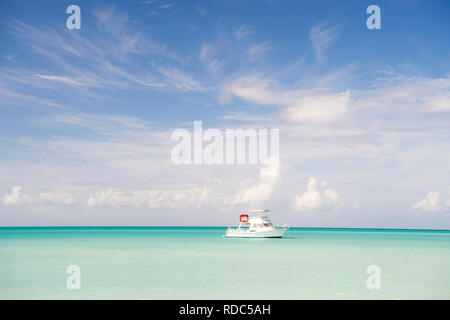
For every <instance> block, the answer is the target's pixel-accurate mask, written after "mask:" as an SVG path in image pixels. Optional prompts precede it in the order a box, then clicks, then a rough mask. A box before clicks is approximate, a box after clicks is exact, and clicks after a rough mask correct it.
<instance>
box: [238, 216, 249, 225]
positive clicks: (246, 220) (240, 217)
mask: <svg viewBox="0 0 450 320" xmlns="http://www.w3.org/2000/svg"><path fill="white" fill-rule="evenodd" d="M239 221H240V222H243V223H248V214H241V215H240V216H239Z"/></svg>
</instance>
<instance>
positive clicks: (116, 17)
mask: <svg viewBox="0 0 450 320" xmlns="http://www.w3.org/2000/svg"><path fill="white" fill-rule="evenodd" d="M71 4H77V5H78V6H79V7H80V8H81V29H80V30H69V29H67V28H66V19H67V17H68V16H69V15H68V14H66V8H67V7H68V6H69V5H71ZM371 4H376V5H378V6H379V7H380V8H381V29H380V30H369V29H368V28H367V27H366V19H367V17H368V16H369V15H368V14H366V8H367V7H368V6H369V5H371ZM449 15H450V4H449V3H448V1H412V0H409V1H376V2H373V1H345V2H344V1H275V0H272V1H268V0H267V1H225V0H223V1H219V0H217V1H163V0H155V1H145V0H142V1H105V2H100V1H77V2H76V3H72V2H66V1H57V2H56V1H39V2H29V1H2V3H1V4H0V21H1V25H2V27H1V28H0V39H1V43H2V45H1V47H0V70H1V72H0V101H1V102H0V121H1V124H2V125H1V126H0V134H1V135H0V150H1V152H0V175H1V177H2V179H1V180H0V224H1V225H227V224H232V223H234V222H235V216H236V215H237V214H238V213H239V212H241V211H242V210H243V209H246V208H255V207H264V208H266V207H268V208H270V209H272V210H273V211H274V221H275V222H278V223H290V224H291V225H297V226H324V227H394V228H395V227H399V228H444V229H448V228H450V215H449V214H450V183H449V181H450V165H449V163H450V143H449V141H450V139H449V133H450V41H449V40H448V36H446V34H448V31H449V30H450V22H449V17H450V16H449ZM194 120H201V121H203V125H204V127H208V128H218V129H219V130H225V129H227V128H277V129H279V130H280V159H279V170H278V171H277V173H276V174H275V175H273V176H267V175H264V172H263V169H264V168H262V167H261V166H259V165H236V166H232V165H223V166H220V165H213V166H208V165H197V166H192V165H191V166H189V165H184V166H183V165H182V166H175V165H174V164H173V163H172V162H171V161H170V152H171V148H172V147H173V145H174V143H173V142H172V141H171V140H170V134H171V132H172V131H173V130H175V129H176V128H187V129H189V130H192V127H193V121H194Z"/></svg>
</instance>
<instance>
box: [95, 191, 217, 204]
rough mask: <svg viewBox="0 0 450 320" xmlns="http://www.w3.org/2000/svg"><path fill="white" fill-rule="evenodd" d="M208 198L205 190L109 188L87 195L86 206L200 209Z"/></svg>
mask: <svg viewBox="0 0 450 320" xmlns="http://www.w3.org/2000/svg"><path fill="white" fill-rule="evenodd" d="M207 196H208V189H207V188H198V187H193V188H187V189H167V190H164V189H149V190H135V191H131V192H126V193H125V192H121V191H117V190H114V189H113V188H109V189H107V190H101V191H98V192H96V193H95V194H91V195H89V198H88V200H87V202H86V206H87V207H90V208H93V207H119V206H131V207H136V208H141V207H148V208H163V207H164V208H184V207H200V206H202V205H204V204H205V201H206V200H207Z"/></svg>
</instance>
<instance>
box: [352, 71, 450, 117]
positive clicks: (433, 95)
mask: <svg viewBox="0 0 450 320" xmlns="http://www.w3.org/2000/svg"><path fill="white" fill-rule="evenodd" d="M390 77H394V80H391V81H390V80H389V79H387V80H386V79H385V80H384V81H383V82H387V83H388V85H385V86H383V87H380V88H376V89H374V90H372V91H371V92H368V93H367V94H366V95H364V96H362V97H361V98H360V99H358V101H357V102H356V105H357V106H358V107H359V108H360V109H361V110H367V108H373V109H375V110H381V111H382V110H389V111H393V110H395V111H404V112H408V113H411V112H414V111H415V112H427V113H432V112H450V78H416V77H409V78H405V77H403V76H401V75H396V74H394V75H393V76H392V75H390ZM396 78H399V79H396Z"/></svg>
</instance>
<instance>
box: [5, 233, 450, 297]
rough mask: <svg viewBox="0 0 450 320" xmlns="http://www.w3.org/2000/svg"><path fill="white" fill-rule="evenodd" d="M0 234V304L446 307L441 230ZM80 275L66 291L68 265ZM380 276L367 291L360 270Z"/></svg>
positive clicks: (448, 270) (448, 289)
mask: <svg viewBox="0 0 450 320" xmlns="http://www.w3.org/2000/svg"><path fill="white" fill-rule="evenodd" d="M225 230H226V228H221V227H36V228H35V227H27V228H19V227H17V228H15V227H14V228H12V227H11V228H10V227H3V228H0V299H450V231H437V230H436V231H431V230H385V229H320V228H293V229H291V230H290V231H289V232H288V237H286V238H283V239H224V238H223V237H222V235H223V234H224V233H225ZM70 265H77V266H79V268H80V272H81V273H80V282H81V288H80V289H79V290H76V289H74V290H70V289H68V288H67V287H66V280H67V278H68V277H69V276H70V274H68V273H66V270H67V267H68V266H70ZM370 265H377V266H379V268H380V271H381V273H380V278H379V279H380V284H381V288H380V289H372V290H369V289H368V288H367V286H366V280H367V278H368V277H369V275H368V274H367V273H366V270H367V267H368V266H370Z"/></svg>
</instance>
